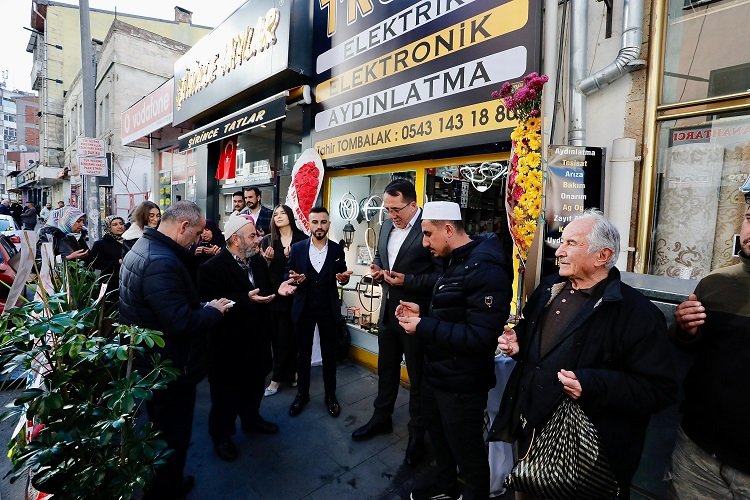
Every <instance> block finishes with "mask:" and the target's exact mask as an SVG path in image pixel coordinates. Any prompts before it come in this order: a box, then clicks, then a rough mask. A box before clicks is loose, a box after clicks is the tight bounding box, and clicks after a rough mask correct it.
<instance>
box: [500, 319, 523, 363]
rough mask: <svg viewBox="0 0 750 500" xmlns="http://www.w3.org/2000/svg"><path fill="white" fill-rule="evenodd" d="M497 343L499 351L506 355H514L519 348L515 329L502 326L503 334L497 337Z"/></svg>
mask: <svg viewBox="0 0 750 500" xmlns="http://www.w3.org/2000/svg"><path fill="white" fill-rule="evenodd" d="M497 343H498V345H499V346H500V351H501V352H502V353H503V354H505V355H506V356H515V355H516V354H518V353H519V352H520V350H521V348H520V347H519V346H518V337H516V331H515V330H514V329H513V328H511V327H509V326H508V325H505V327H503V334H502V335H500V336H499V337H498V338H497Z"/></svg>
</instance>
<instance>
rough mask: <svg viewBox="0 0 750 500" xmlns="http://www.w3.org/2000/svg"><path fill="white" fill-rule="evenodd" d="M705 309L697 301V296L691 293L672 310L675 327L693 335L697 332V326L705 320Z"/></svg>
mask: <svg viewBox="0 0 750 500" xmlns="http://www.w3.org/2000/svg"><path fill="white" fill-rule="evenodd" d="M705 311H706V308H705V307H703V304H701V303H700V301H698V297H696V296H695V294H694V293H691V294H690V296H689V297H688V298H687V300H686V301H685V302H683V303H682V304H680V305H679V306H677V309H675V311H674V319H675V321H676V322H677V327H678V328H679V329H680V330H682V331H683V332H685V333H686V334H688V335H695V334H696V333H698V327H699V326H701V325H702V324H703V323H705V322H706V312H705Z"/></svg>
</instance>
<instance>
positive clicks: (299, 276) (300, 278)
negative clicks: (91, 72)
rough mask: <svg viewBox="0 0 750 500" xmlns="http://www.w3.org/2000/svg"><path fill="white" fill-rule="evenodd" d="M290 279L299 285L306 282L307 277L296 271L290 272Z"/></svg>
mask: <svg viewBox="0 0 750 500" xmlns="http://www.w3.org/2000/svg"><path fill="white" fill-rule="evenodd" d="M289 277H290V278H292V280H293V281H294V284H295V285H299V284H300V283H302V282H303V281H305V275H304V274H298V273H297V272H295V271H289Z"/></svg>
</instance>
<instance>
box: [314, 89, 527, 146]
mask: <svg viewBox="0 0 750 500" xmlns="http://www.w3.org/2000/svg"><path fill="white" fill-rule="evenodd" d="M515 126H516V115H515V112H514V111H511V110H507V109H506V108H505V106H504V105H503V104H502V103H498V102H497V101H490V102H481V103H477V104H472V105H470V106H465V107H462V108H456V109H451V110H447V111H443V112H440V113H434V114H431V115H426V116H420V117H417V118H414V119H411V120H404V121H401V122H398V123H392V124H389V125H384V126H382V127H376V128H372V129H368V130H362V131H359V132H354V133H351V134H347V135H344V136H340V137H335V138H331V139H327V140H324V141H321V142H318V143H316V144H315V149H316V150H317V151H318V154H319V155H320V156H321V158H323V159H326V158H336V157H338V156H343V155H354V154H359V153H365V152H369V151H377V150H380V149H386V148H393V147H398V146H407V145H409V144H414V143H417V142H424V141H434V140H439V139H448V138H452V137H459V136H462V135H467V134H476V133H480V132H489V131H493V130H502V129H510V128H513V127H515Z"/></svg>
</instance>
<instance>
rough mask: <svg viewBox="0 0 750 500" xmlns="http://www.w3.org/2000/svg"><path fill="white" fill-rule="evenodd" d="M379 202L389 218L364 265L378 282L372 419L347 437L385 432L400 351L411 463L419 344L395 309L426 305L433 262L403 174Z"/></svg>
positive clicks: (419, 429)
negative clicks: (367, 264) (405, 380)
mask: <svg viewBox="0 0 750 500" xmlns="http://www.w3.org/2000/svg"><path fill="white" fill-rule="evenodd" d="M383 207H384V208H385V209H386V210H387V211H388V213H389V214H390V216H391V218H390V220H387V221H385V222H383V225H382V227H381V229H380V238H379V239H378V248H377V251H376V252H375V260H374V262H373V263H372V265H371V266H370V269H371V272H372V277H373V279H374V280H375V281H378V282H384V283H383V301H382V304H381V305H380V319H379V320H378V396H377V397H376V398H375V402H374V403H373V406H374V407H375V411H374V412H373V415H372V418H370V420H369V421H368V422H367V423H366V424H365V425H363V426H362V427H360V428H358V429H356V430H355V431H354V432H353V433H352V439H354V440H355V441H364V440H366V439H370V438H372V437H373V436H375V435H377V434H381V433H388V432H391V430H392V428H393V427H392V423H391V415H392V414H393V408H394V405H395V403H396V396H397V395H398V386H399V382H400V380H401V357H402V356H404V357H405V358H406V369H407V371H408V373H409V383H410V389H409V443H408V445H407V447H406V456H405V457H404V462H405V463H406V464H408V465H415V464H416V463H418V462H419V461H420V459H421V458H422V456H423V455H424V433H425V427H424V421H423V420H424V419H423V418H422V411H421V407H420V394H421V388H422V366H423V365H424V348H423V347H422V341H421V340H420V339H419V338H418V337H416V336H414V335H407V334H406V333H405V332H404V330H403V329H402V328H401V327H400V326H399V325H398V321H397V319H396V315H395V311H396V307H397V306H398V305H399V303H400V301H402V300H406V301H409V302H416V303H417V304H419V306H420V307H421V308H423V309H425V310H426V309H427V306H428V305H429V303H430V294H431V292H432V285H434V280H435V278H436V276H435V275H434V273H435V266H434V263H433V258H432V255H430V252H429V250H427V249H426V248H424V247H423V246H422V210H421V209H420V208H419V207H418V206H417V193H416V191H415V189H414V184H412V183H411V182H410V181H409V180H407V179H397V180H395V181H393V182H391V183H390V184H388V186H386V188H385V193H384V194H383Z"/></svg>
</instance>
